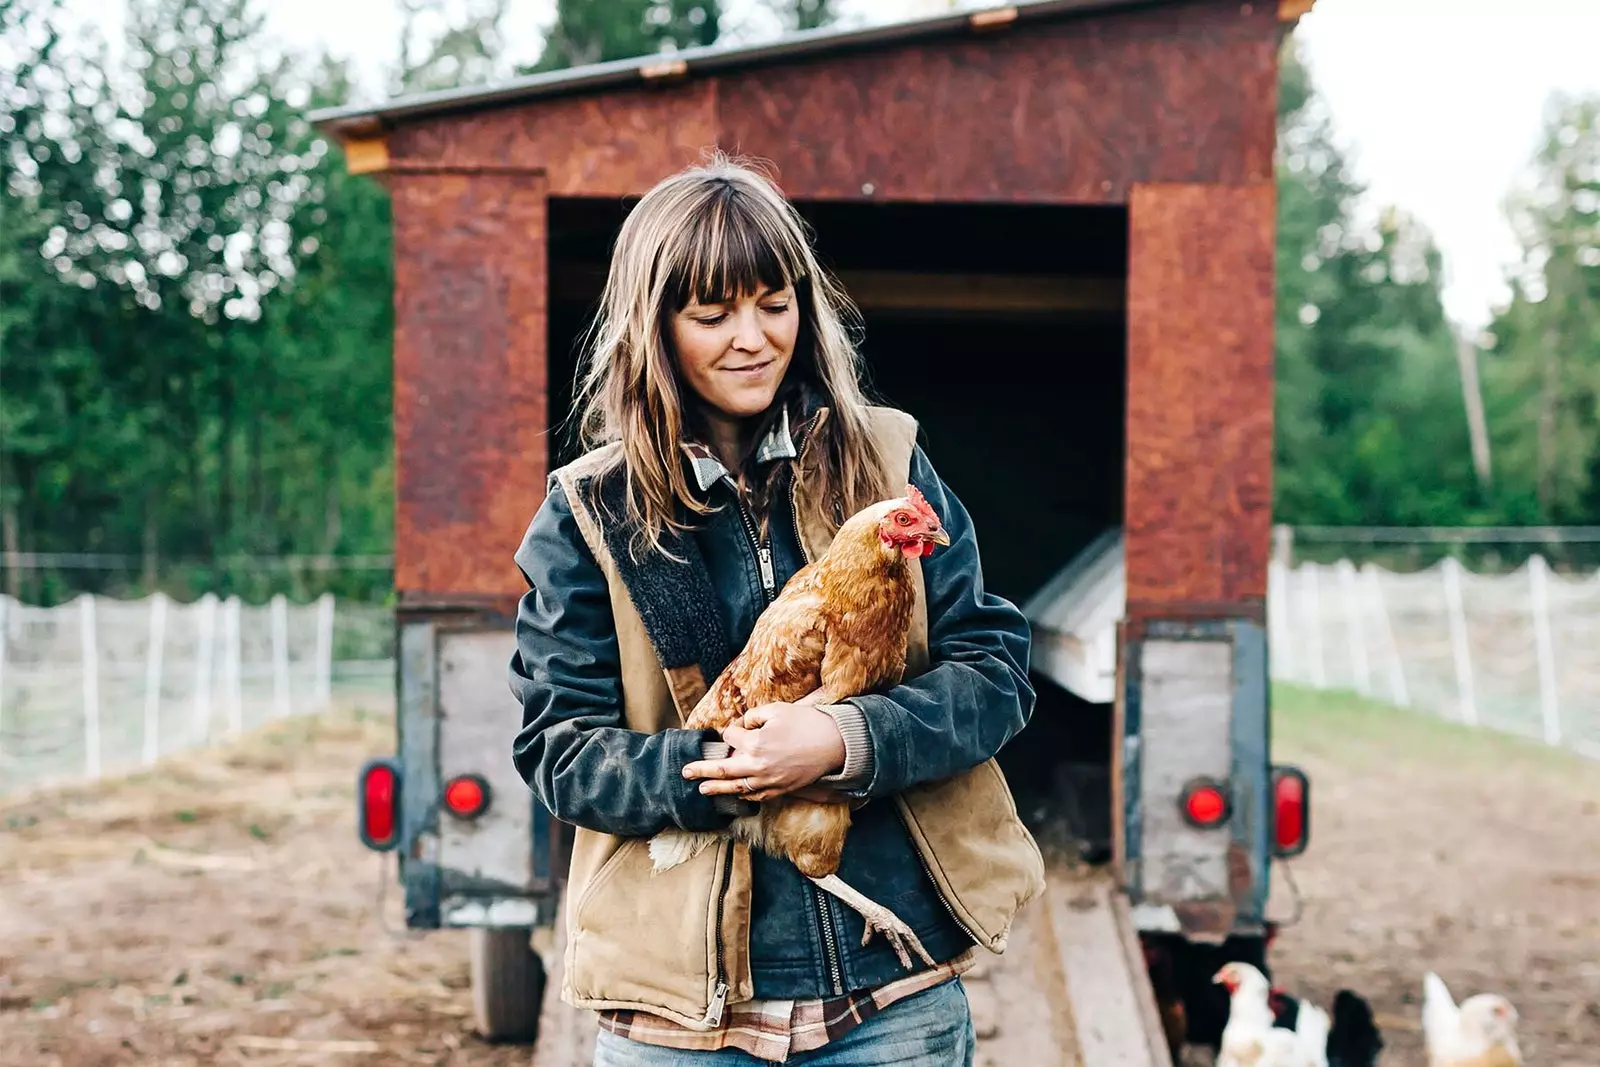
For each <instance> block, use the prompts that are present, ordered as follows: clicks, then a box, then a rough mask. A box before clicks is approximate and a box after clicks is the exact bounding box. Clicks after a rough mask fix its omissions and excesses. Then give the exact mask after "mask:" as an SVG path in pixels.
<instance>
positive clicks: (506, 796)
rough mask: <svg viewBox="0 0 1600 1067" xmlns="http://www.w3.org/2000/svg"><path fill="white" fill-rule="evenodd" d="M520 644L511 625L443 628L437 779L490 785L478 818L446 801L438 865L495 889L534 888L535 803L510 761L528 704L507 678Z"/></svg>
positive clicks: (441, 817)
mask: <svg viewBox="0 0 1600 1067" xmlns="http://www.w3.org/2000/svg"><path fill="white" fill-rule="evenodd" d="M515 649H516V638H515V636H514V635H513V634H512V633H511V632H510V631H509V630H505V629H496V630H489V631H485V632H472V631H451V630H445V631H442V632H441V633H440V634H439V652H438V656H439V661H438V671H439V782H440V784H441V787H442V786H443V784H444V783H447V782H449V781H450V780H451V779H453V778H455V777H456V776H457V775H463V774H477V775H481V776H482V777H483V779H484V781H486V782H487V783H488V784H489V790H490V802H489V809H488V810H487V811H485V812H484V813H483V815H482V816H481V817H479V818H476V819H472V820H462V819H458V818H455V817H454V816H452V815H451V814H450V813H449V812H447V811H445V810H443V809H442V808H441V810H440V812H439V866H440V868H441V869H443V870H444V871H446V872H455V873H457V874H458V875H461V876H463V877H464V878H465V879H470V880H471V881H472V883H474V884H475V888H478V889H480V890H481V891H482V892H484V893H492V894H494V895H496V896H507V895H517V894H520V893H527V892H529V891H531V890H532V888H533V862H532V856H531V850H532V847H533V802H532V799H531V798H530V797H529V795H528V787H527V784H526V783H525V782H523V780H522V775H521V774H519V773H518V771H517V768H516V767H515V766H514V765H513V764H512V762H511V741H510V738H511V736H512V735H513V734H514V733H515V731H516V728H517V726H518V725H519V724H520V722H521V719H522V709H521V708H520V707H519V706H518V705H517V701H516V698H515V697H513V696H512V695H511V691H510V689H508V688H507V687H506V683H505V668H506V664H507V663H508V662H510V660H511V654H512V652H513V651H515ZM446 877H449V875H448V874H447V875H446ZM530 911H531V909H530Z"/></svg>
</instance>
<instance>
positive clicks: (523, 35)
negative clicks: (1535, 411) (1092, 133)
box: [73, 0, 1600, 325]
mask: <svg viewBox="0 0 1600 1067" xmlns="http://www.w3.org/2000/svg"><path fill="white" fill-rule="evenodd" d="M944 2H945V0H844V2H843V4H842V6H843V7H844V9H845V17H846V19H847V20H848V21H850V22H857V23H859V22H869V21H870V22H881V21H887V20H890V19H894V18H901V17H905V16H906V15H907V14H910V13H913V12H915V11H918V10H920V11H923V12H927V11H930V10H932V9H934V8H937V7H939V6H942V5H943V4H944ZM957 4H958V6H961V7H973V6H983V5H981V4H977V3H974V2H972V0H957ZM73 6H74V7H75V8H76V9H78V10H79V11H80V12H81V13H83V14H84V15H86V16H88V17H91V18H93V19H94V20H95V21H96V22H98V23H99V24H100V25H101V27H102V28H104V29H105V30H107V31H108V32H114V30H115V24H116V22H117V21H118V20H117V17H116V16H117V13H118V12H119V11H120V9H121V6H122V0H74V2H73ZM265 8H266V10H267V12H268V26H269V28H270V29H271V30H272V31H273V32H274V33H276V34H277V35H279V36H280V37H281V38H282V39H283V40H284V41H285V43H287V44H289V45H290V46H292V47H296V48H299V49H305V50H321V49H323V48H326V49H327V50H329V51H332V52H333V53H335V54H337V55H341V56H346V57H349V58H350V59H352V60H354V61H355V62H356V64H357V65H358V68H359V69H360V70H361V71H362V73H363V75H364V77H365V78H366V79H367V81H368V84H369V85H370V86H372V88H373V90H374V91H376V88H377V86H378V84H379V78H380V72H381V71H382V70H383V69H384V68H385V67H386V65H388V64H389V63H391V62H392V61H393V58H394V55H395V53H396V50H397V41H398V35H399V27H400V16H399V11H398V4H397V3H396V0H270V2H268V3H266V4H265ZM724 8H725V9H726V10H727V11H728V12H729V15H728V18H727V22H728V24H729V28H730V29H732V30H733V31H734V32H735V33H737V34H739V35H741V36H742V35H747V34H762V33H763V32H765V31H767V30H769V29H770V26H769V25H768V24H767V23H765V22H764V21H763V20H762V19H761V18H760V17H759V15H758V14H756V13H754V9H753V6H752V5H751V3H750V0H725V3H724ZM553 9H554V0H511V14H510V18H509V19H508V20H507V26H506V31H507V33H506V35H507V45H508V51H509V53H510V57H511V58H512V59H515V60H518V61H531V60H532V59H533V58H535V57H536V56H537V55H538V53H539V48H540V42H541V27H543V26H544V25H546V24H547V23H548V21H549V19H550V17H551V14H552V12H553ZM1298 34H1299V36H1300V39H1301V40H1302V41H1303V43H1304V47H1305V49H1306V54H1307V56H1308V58H1309V61H1310V63H1311V66H1312V69H1313V74H1314V75H1315V77H1316V81H1317V85H1318V88H1319V89H1320V90H1322V92H1323V94H1324V95H1325V97H1326V99H1327V101H1328V104H1329V107H1330V108H1331V110H1332V112H1333V117H1334V122H1335V124H1336V127H1337V130H1338V133H1339V136H1340V138H1341V140H1342V141H1343V142H1344V143H1345V145H1346V147H1347V148H1349V149H1350V150H1351V151H1352V153H1353V154H1354V158H1355V163H1356V167H1357V171H1358V173H1359V175H1360V176H1361V178H1362V179H1363V180H1364V181H1365V182H1366V183H1367V184H1368V185H1369V187H1370V190H1371V204H1370V205H1369V206H1370V207H1371V208H1372V209H1373V210H1374V211H1375V210H1376V208H1377V207H1378V206H1379V205H1383V204H1395V205H1398V206H1400V207H1402V208H1404V209H1406V210H1408V211H1410V212H1412V213H1413V214H1415V215H1416V216H1418V217H1419V218H1420V219H1421V220H1422V221H1423V222H1424V223H1425V224H1426V225H1427V226H1428V227H1429V229H1431V230H1432V231H1433V233H1434V235H1435V237H1436V238H1437V240H1438V242H1439V245H1440V248H1441V250H1442V252H1443V254H1444V257H1445V265H1446V272H1447V276H1446V290H1445V299H1446V305H1447V307H1448V309H1449V311H1450V312H1451V314H1452V315H1453V316H1454V317H1455V318H1457V319H1458V320H1460V321H1463V322H1466V323H1470V324H1475V325H1481V324H1482V323H1484V322H1485V321H1487V319H1488V316H1489V314H1490V310H1491V307H1492V305H1493V303H1494V302H1495V301H1496V300H1498V299H1501V298H1502V297H1503V296H1504V293H1505V290H1504V280H1503V279H1504V273H1505V266H1506V264H1507V263H1508V262H1510V261H1511V260H1513V259H1514V258H1515V256H1516V251H1517V249H1516V245H1515V242H1514V241H1513V239H1512V236H1511V231H1510V229H1509V228H1508V227H1507V225H1506V223H1505V221H1504V215H1503V211H1502V203H1503V201H1504V198H1505V196H1506V194H1507V192H1508V191H1509V190H1510V189H1511V188H1512V186H1513V185H1514V184H1515V183H1516V182H1517V181H1518V180H1519V179H1520V178H1521V177H1522V176H1523V175H1524V173H1525V169H1526V163H1527V160H1528V159H1529V157H1530V156H1531V155H1532V154H1533V152H1534V150H1535V149H1536V147H1537V145H1538V137H1539V129H1540V122H1541V119H1542V115H1543V109H1544V104H1545V101H1546V100H1547V99H1548V97H1549V96H1550V94H1551V93H1552V92H1554V91H1557V90H1565V91H1568V92H1582V91H1588V92H1595V93H1600V58H1597V57H1600V0H1319V2H1318V4H1317V6H1316V9H1315V10H1314V11H1313V12H1312V14H1310V15H1309V16H1307V17H1306V18H1305V19H1304V20H1303V21H1302V23H1301V27H1300V29H1299V31H1298Z"/></svg>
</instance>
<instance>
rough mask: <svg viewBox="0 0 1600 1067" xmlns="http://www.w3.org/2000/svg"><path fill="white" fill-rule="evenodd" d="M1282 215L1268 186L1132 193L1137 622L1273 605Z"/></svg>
mask: <svg viewBox="0 0 1600 1067" xmlns="http://www.w3.org/2000/svg"><path fill="white" fill-rule="evenodd" d="M1274 211H1275V199H1274V191H1273V188H1272V186H1271V185H1269V184H1260V185H1252V186H1242V187H1232V188H1229V187H1220V186H1204V185H1154V186H1141V187H1137V188H1135V189H1134V190H1133V196H1132V199H1131V204H1130V207H1129V279H1128V434H1127V441H1128V462H1127V492H1126V513H1127V525H1126V541H1125V551H1126V559H1127V591H1128V594H1127V595H1128V602H1129V606H1130V611H1132V610H1133V608H1134V606H1135V605H1137V606H1138V608H1139V610H1141V611H1142V612H1146V613H1159V612H1160V611H1161V610H1162V607H1163V605H1171V606H1172V607H1174V608H1177V607H1179V606H1181V605H1183V604H1185V603H1194V602H1207V603H1211V604H1220V605H1228V604H1243V603H1247V602H1257V601H1262V600H1264V599H1265V597H1266V589H1267V556H1268V552H1269V541H1270V538H1271V525H1272V396H1273V358H1272V329H1273V303H1272V302H1273V233H1274V225H1275V218H1274Z"/></svg>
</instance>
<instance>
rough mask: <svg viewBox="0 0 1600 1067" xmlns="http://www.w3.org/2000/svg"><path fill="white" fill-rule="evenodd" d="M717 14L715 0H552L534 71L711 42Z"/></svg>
mask: <svg viewBox="0 0 1600 1067" xmlns="http://www.w3.org/2000/svg"><path fill="white" fill-rule="evenodd" d="M721 19H722V9H721V4H720V3H719V2H718V0H607V2H605V3H597V2H596V0H556V18H555V23H554V24H553V25H552V26H551V27H550V29H549V31H548V32H547V34H546V37H545V46H544V52H543V53H542V54H541V55H540V56H539V61H538V62H537V63H536V64H534V65H533V66H532V67H530V68H528V70H529V71H530V72H532V73H538V72H542V71H547V70H561V69H563V68H566V67H576V66H582V65H583V64H586V63H605V62H608V61H610V60H614V59H631V58H632V57H634V56H642V55H649V54H651V53H653V52H661V51H667V50H673V49H680V48H694V47H698V46H700V45H708V44H714V43H715V42H716V40H717V35H718V33H719V32H720V26H721Z"/></svg>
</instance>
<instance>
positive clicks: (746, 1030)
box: [599, 949, 976, 1063]
mask: <svg viewBox="0 0 1600 1067" xmlns="http://www.w3.org/2000/svg"><path fill="white" fill-rule="evenodd" d="M974 962H976V959H975V950H973V949H968V950H967V951H966V952H963V953H962V954H961V955H959V956H957V957H956V958H955V959H953V960H951V961H949V962H948V963H942V964H940V965H939V966H937V967H930V968H929V969H928V970H925V971H918V972H917V973H916V974H908V975H906V976H905V977H904V978H896V979H894V980H893V981H889V982H885V983H884V984H883V985H880V986H878V987H876V988H874V989H862V990H857V991H855V992H853V993H846V994H844V995H843V996H837V997H828V998H826V999H821V1000H749V1001H745V1002H744V1003H742V1004H731V1005H729V1006H728V1010H727V1011H725V1012H724V1013H723V1016H722V1025H720V1026H718V1027H717V1028H716V1029H715V1030H690V1029H689V1028H688V1027H684V1026H679V1025H678V1024H677V1023H674V1022H672V1021H671V1020H669V1019H663V1018H661V1017H660V1016H657V1015H651V1014H649V1013H648V1012H642V1011H628V1010H615V1011H603V1012H600V1013H599V1015H600V1028H601V1029H602V1030H606V1031H608V1032H610V1033H613V1034H616V1035H617V1036H618V1037H625V1038H628V1039H629V1040H630V1041H638V1042H640V1043H642V1044H646V1045H661V1046H665V1047H667V1048H676V1049H685V1050H688V1051H692V1052H716V1051H718V1050H719V1049H727V1048H732V1049H738V1050H739V1051H741V1052H744V1053H746V1054H748V1055H751V1056H754V1057H756V1058H757V1059H762V1060H767V1061H769V1062H772V1063H784V1062H786V1061H787V1060H788V1058H789V1057H790V1056H793V1055H796V1054H797V1053H801V1052H810V1051H812V1050H814V1049H819V1048H822V1047H823V1046H824V1045H826V1044H828V1043H829V1042H830V1041H837V1040H838V1039H839V1038H841V1037H843V1036H844V1035H845V1034H848V1033H849V1032H850V1031H851V1030H854V1029H855V1028H856V1027H857V1026H860V1025H861V1024H862V1023H864V1022H866V1021H867V1020H868V1019H870V1018H872V1017H873V1016H874V1015H876V1014H877V1013H878V1012H880V1011H882V1010H883V1009H885V1008H887V1007H888V1006H889V1005H891V1004H893V1003H895V1002H896V1001H899V1000H904V999H906V998H907V997H909V996H911V995H912V994H914V993H921V992H922V991H923V990H926V989H932V988H933V987H934V986H936V985H941V984H942V983H944V982H948V981H950V980H951V979H954V978H957V977H959V976H960V975H962V974H964V973H966V972H967V971H969V970H971V969H972V965H973V963H974Z"/></svg>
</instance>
